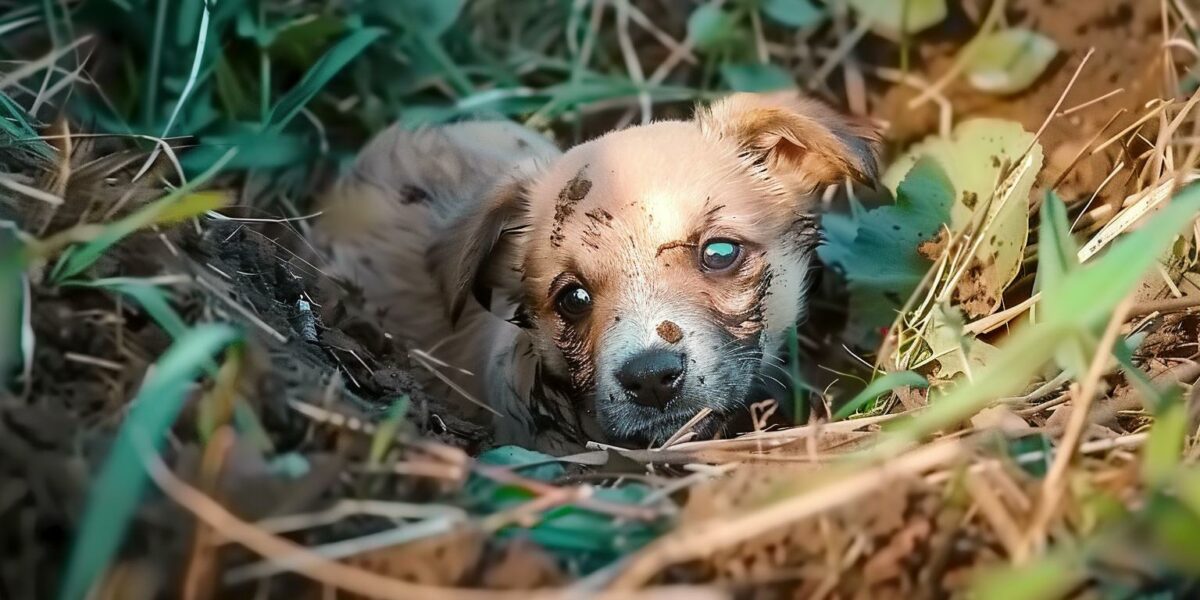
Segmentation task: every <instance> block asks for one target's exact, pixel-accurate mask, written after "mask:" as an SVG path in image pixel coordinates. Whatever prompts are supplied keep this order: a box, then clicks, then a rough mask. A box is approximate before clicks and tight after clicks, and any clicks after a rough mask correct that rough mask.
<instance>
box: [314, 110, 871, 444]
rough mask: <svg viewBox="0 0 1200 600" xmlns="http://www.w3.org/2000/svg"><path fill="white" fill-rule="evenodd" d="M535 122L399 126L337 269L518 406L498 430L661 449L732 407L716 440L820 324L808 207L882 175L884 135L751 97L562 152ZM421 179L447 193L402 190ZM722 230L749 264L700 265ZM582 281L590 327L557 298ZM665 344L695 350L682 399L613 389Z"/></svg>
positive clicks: (349, 185)
mask: <svg viewBox="0 0 1200 600" xmlns="http://www.w3.org/2000/svg"><path fill="white" fill-rule="evenodd" d="M532 135H533V134H532V133H531V132H529V131H527V130H524V129H521V128H519V127H517V126H515V125H511V124H500V123H473V124H457V125H452V126H447V127H444V128H440V129H437V130H432V131H426V132H417V133H406V132H402V131H400V130H398V129H392V130H389V131H388V132H385V133H384V134H382V135H381V137H380V138H379V139H377V140H376V141H375V142H373V143H372V144H371V145H370V146H369V147H368V148H367V149H366V150H364V152H363V155H362V157H360V159H359V163H358V166H357V167H356V169H355V171H354V172H353V173H352V174H351V175H349V176H348V177H347V178H346V180H345V181H344V182H343V183H342V184H341V185H339V187H338V189H337V190H336V191H335V193H334V194H332V195H331V196H330V199H329V201H328V202H327V205H326V210H327V211H329V213H328V214H327V216H326V221H327V222H328V225H324V224H323V225H322V227H321V228H320V229H321V232H322V241H323V242H324V243H325V245H326V246H327V247H329V248H330V252H331V254H332V255H333V257H334V261H335V264H336V266H337V268H338V269H339V271H341V272H342V273H344V275H345V276H346V277H347V278H349V279H351V280H353V281H355V282H357V283H358V284H359V285H361V286H363V287H364V291H365V293H366V296H367V299H368V301H369V302H371V303H372V304H374V305H375V306H378V307H379V308H380V309H381V310H382V311H385V314H384V315H383V317H384V318H385V319H386V321H387V322H388V323H389V324H390V325H391V326H392V332H393V333H394V334H397V335H404V336H407V337H409V338H410V339H412V340H413V342H414V344H415V345H416V346H417V347H419V348H422V349H426V350H429V349H431V348H436V349H435V350H432V353H433V354H434V355H435V356H437V357H438V358H440V359H442V360H445V361H446V362H449V363H451V364H453V365H455V366H458V367H463V368H466V369H469V370H471V371H473V372H475V373H476V374H477V377H475V378H459V379H460V381H459V382H460V383H461V384H463V385H464V387H466V388H467V389H468V390H470V391H472V392H473V393H475V394H477V395H479V396H480V397H484V398H487V399H488V401H489V402H490V403H491V404H492V405H493V406H494V407H495V408H496V409H497V410H499V411H500V412H501V416H500V417H499V418H498V420H497V422H496V427H497V432H498V438H499V439H498V441H501V442H506V443H520V444H524V445H527V446H535V447H539V448H541V449H543V450H547V451H555V452H561V451H567V450H570V449H573V448H575V447H578V445H579V444H580V443H581V442H583V441H586V439H618V440H632V441H634V442H635V443H646V442H653V441H655V440H657V441H658V442H661V441H662V439H663V438H665V437H666V434H669V433H670V431H671V430H672V428H676V427H678V425H680V424H682V422H683V421H684V420H686V419H687V418H688V417H689V416H690V415H691V414H694V413H695V412H696V411H698V410H700V409H701V408H703V407H709V408H712V409H713V410H714V411H716V412H715V414H716V415H717V417H714V418H713V419H712V420H711V422H709V423H706V424H704V425H703V427H702V429H703V431H701V432H700V433H713V432H715V431H716V430H717V429H718V428H719V427H720V424H721V422H722V420H723V418H725V417H728V416H729V415H730V414H731V413H732V412H734V411H736V410H739V409H740V408H742V407H744V404H745V402H746V401H747V400H748V395H749V394H750V393H752V389H751V388H752V387H753V386H752V383H754V382H755V381H756V380H757V379H758V378H760V377H762V376H763V370H764V368H766V366H769V363H770V361H771V360H774V355H773V354H772V353H773V352H775V351H776V350H777V349H778V347H779V345H780V342H781V341H782V339H783V338H782V335H783V332H785V331H786V330H787V328H789V327H790V326H791V325H792V324H793V323H795V322H796V321H797V320H798V319H800V318H802V316H803V307H804V302H803V296H804V291H805V287H806V285H807V271H808V269H809V266H810V259H811V256H812V250H813V248H814V246H815V243H816V240H817V237H816V236H817V234H816V227H815V220H814V218H813V215H812V209H811V201H812V199H813V198H814V197H815V194H816V193H818V192H819V191H820V190H821V189H822V188H823V187H824V186H826V185H828V184H831V183H839V182H841V181H842V180H843V179H844V178H846V177H852V178H860V179H865V178H870V177H873V175H874V169H875V166H874V165H875V155H874V152H875V143H876V139H877V138H876V136H875V133H874V131H873V130H871V129H870V128H867V127H865V126H862V125H859V124H857V123H854V122H853V121H851V120H850V119H848V118H846V117H843V116H841V115H839V114H837V113H836V112H834V111H833V110H832V109H829V108H827V107H825V106H824V105H821V104H819V103H816V102H814V101H811V100H807V99H804V98H801V97H798V96H796V95H794V94H791V95H770V96H760V95H747V94H738V95H734V96H730V97H728V98H726V99H724V100H721V101H719V102H717V103H716V104H714V105H713V106H711V107H709V108H707V109H703V110H701V111H699V113H698V115H697V118H696V120H694V121H664V122H657V123H652V124H650V125H646V126H641V127H635V128H631V129H626V130H622V131H616V132H612V133H610V134H608V135H605V136H602V137H600V138H598V139H595V140H592V141H590V142H588V143H585V144H582V145H580V146H577V147H575V148H573V149H571V150H570V151H568V152H567V153H565V154H562V155H559V154H558V153H557V152H556V151H554V150H553V149H552V148H549V146H548V145H546V144H545V143H544V142H540V140H537V141H538V142H539V143H532V142H533V141H534V140H530V139H529V138H530V136H532ZM517 140H523V143H517ZM413 187H416V188H418V189H420V190H422V191H423V192H426V193H427V196H428V197H427V198H425V199H424V201H422V202H409V203H405V202H403V201H402V200H403V199H404V197H405V196H404V194H402V193H400V192H399V191H402V190H411V189H412V188H413ZM398 190H399V191H398ZM348 222H352V226H351V227H346V224H347V223H348ZM714 239H731V240H736V241H737V243H738V244H740V247H741V248H742V259H741V261H740V262H739V263H738V264H737V266H736V268H734V269H731V270H730V271H729V272H720V273H716V272H709V271H706V270H705V269H702V268H701V267H700V263H699V252H700V249H701V248H702V247H703V245H704V244H705V243H706V242H707V241H709V240H714ZM365 257H372V258H371V260H369V261H367V262H364V258H365ZM575 285H579V286H582V287H584V288H585V289H586V290H587V291H588V292H589V294H590V297H591V298H592V308H591V311H590V312H589V313H588V314H587V315H586V317H584V318H581V319H578V320H575V319H572V318H568V317H566V316H564V315H563V314H560V311H559V310H558V309H557V295H558V294H559V293H560V291H562V290H564V289H566V288H569V287H571V286H575ZM476 300H477V301H476ZM484 304H486V306H484ZM485 308H486V309H487V310H485ZM489 313H490V314H489ZM505 320H512V321H513V322H514V323H517V324H518V325H520V326H521V328H518V327H517V326H516V325H513V324H510V323H507V322H505ZM653 348H670V349H671V350H672V351H675V352H678V353H680V355H682V356H686V358H687V361H688V362H687V368H686V371H685V372H686V374H687V375H686V377H687V379H686V382H685V383H684V384H681V385H683V388H682V390H683V391H681V392H680V396H679V398H678V400H677V401H675V402H674V404H673V405H672V406H671V407H670V410H669V411H668V410H666V409H663V410H662V411H660V412H653V411H649V410H648V409H647V408H646V407H645V406H638V405H633V404H631V403H630V402H628V401H627V400H626V399H625V396H624V395H622V393H618V392H617V391H614V390H617V389H618V388H617V387H616V385H617V384H616V383H614V380H613V377H614V375H613V373H614V372H615V370H616V369H617V368H618V367H619V366H620V364H621V362H622V361H623V360H625V359H626V358H628V357H629V356H632V355H634V354H636V353H637V352H640V351H643V350H646V349H653ZM764 365H766V366H764ZM448 374H449V373H448ZM664 432H665V433H664Z"/></svg>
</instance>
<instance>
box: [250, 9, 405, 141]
mask: <svg viewBox="0 0 1200 600" xmlns="http://www.w3.org/2000/svg"><path fill="white" fill-rule="evenodd" d="M383 34H384V30H383V29H380V28H378V27H367V28H365V29H359V30H357V31H354V32H351V33H350V34H349V35H347V36H346V37H344V38H342V40H341V41H339V42H338V43H337V44H336V45H334V47H332V48H330V49H329V51H328V52H326V53H325V55H324V56H322V57H321V59H320V60H318V61H317V63H316V64H315V65H313V67H312V68H311V69H309V70H308V72H307V73H305V74H304V77H303V78H301V79H300V83H298V84H296V87H294V88H292V90H291V91H289V92H288V93H287V94H285V95H284V96H283V98H281V99H280V100H279V103H278V104H276V105H275V107H274V108H272V109H271V114H269V115H267V122H266V123H265V124H264V127H265V128H266V129H267V130H268V131H279V130H281V129H283V127H284V126H285V125H287V124H288V121H291V120H292V118H293V117H295V116H296V115H297V114H299V113H300V109H301V108H304V105H305V104H308V101H309V100H312V98H313V96H316V95H317V93H318V92H320V91H321V88H323V87H325V84H326V83H329V80H330V79H333V76H334V75H337V74H338V72H339V71H341V70H342V68H343V67H345V66H346V65H347V64H349V62H350V61H351V60H353V59H354V57H356V56H358V55H359V54H360V53H362V51H363V50H366V49H367V46H370V45H371V43H372V42H374V41H375V40H377V39H379V37H380V36H382V35H383Z"/></svg>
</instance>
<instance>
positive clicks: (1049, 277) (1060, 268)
mask: <svg viewBox="0 0 1200 600" xmlns="http://www.w3.org/2000/svg"><path fill="white" fill-rule="evenodd" d="M1070 228H1071V226H1070V223H1068V222H1067V207H1066V205H1065V204H1063V202H1062V200H1060V199H1059V198H1058V195H1057V194H1055V193H1054V191H1053V190H1048V191H1047V192H1046V200H1045V201H1044V202H1042V212H1041V226H1040V227H1039V228H1038V265H1037V280H1036V288H1037V289H1038V290H1039V291H1041V292H1043V293H1046V294H1052V293H1054V291H1055V289H1057V287H1058V285H1059V284H1060V283H1062V280H1063V278H1065V277H1066V276H1067V274H1068V273H1070V272H1072V271H1074V270H1075V269H1076V268H1078V267H1079V247H1078V246H1077V245H1076V244H1075V241H1074V240H1073V239H1071V230H1070Z"/></svg>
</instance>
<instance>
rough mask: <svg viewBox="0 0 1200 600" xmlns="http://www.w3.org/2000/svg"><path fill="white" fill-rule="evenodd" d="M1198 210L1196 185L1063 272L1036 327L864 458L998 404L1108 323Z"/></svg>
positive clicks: (1016, 337)
mask: <svg viewBox="0 0 1200 600" xmlns="http://www.w3.org/2000/svg"><path fill="white" fill-rule="evenodd" d="M1197 211H1200V185H1193V186H1190V187H1188V188H1187V189H1185V190H1183V191H1182V192H1180V193H1179V194H1178V195H1177V196H1176V198H1175V200H1174V201H1173V202H1171V204H1169V205H1168V206H1167V207H1166V208H1164V209H1163V210H1162V211H1161V212H1160V213H1159V214H1158V215H1156V216H1155V217H1154V218H1153V219H1151V220H1150V221H1149V222H1147V223H1146V224H1145V225H1144V226H1142V227H1141V228H1140V229H1138V230H1137V231H1135V232H1133V233H1131V234H1128V235H1127V236H1126V237H1125V238H1124V239H1121V240H1119V241H1117V242H1116V243H1114V244H1113V246H1112V248H1111V249H1110V250H1109V251H1108V253H1106V254H1104V255H1103V256H1101V257H1099V258H1097V259H1096V260H1095V261H1094V262H1093V263H1092V264H1089V265H1087V266H1084V267H1081V268H1079V269H1078V270H1076V271H1074V272H1072V273H1070V274H1068V275H1067V276H1066V277H1065V278H1064V279H1063V280H1062V283H1061V285H1060V286H1058V288H1057V289H1056V290H1055V291H1054V293H1053V294H1051V295H1047V296H1044V297H1043V299H1042V304H1043V305H1044V306H1045V310H1044V311H1043V313H1042V316H1043V319H1042V321H1041V322H1040V323H1037V324H1033V325H1026V326H1025V327H1023V328H1021V329H1018V330H1017V331H1016V332H1015V333H1014V334H1013V335H1012V337H1011V338H1010V339H1009V341H1008V343H1006V344H1004V345H1003V346H1002V347H1001V348H1000V350H999V351H998V352H997V353H996V354H995V355H994V357H993V358H992V361H991V364H990V365H988V368H987V369H984V370H983V372H982V373H981V374H979V375H977V376H976V378H975V380H974V381H973V382H971V383H970V384H967V385H962V386H958V387H955V388H954V389H953V390H951V391H950V392H949V393H947V394H946V395H945V396H942V397H940V398H936V399H933V400H932V401H931V402H930V406H929V407H928V408H927V409H925V410H924V411H922V412H920V413H918V414H917V415H915V416H914V417H912V418H910V419H908V420H907V421H904V422H902V423H900V424H899V426H898V427H896V428H895V429H893V430H892V431H891V433H890V434H889V435H887V436H885V437H884V438H883V439H881V440H880V443H879V444H878V445H877V446H875V448H873V449H872V450H869V451H868V456H869V457H880V456H888V455H890V454H891V453H894V452H897V451H899V450H901V449H902V448H904V447H907V446H908V445H909V444H912V443H913V442H915V441H917V440H919V439H921V438H922V437H923V436H925V435H928V434H929V433H932V432H934V431H938V430H940V429H944V428H947V427H950V426H952V425H954V424H956V423H959V422H961V421H963V420H965V419H967V418H969V417H970V416H971V415H974V414H975V413H977V412H979V411H980V410H982V409H984V408H986V407H987V406H989V405H991V404H992V403H994V402H995V401H996V399H997V398H1002V397H1005V396H1009V395H1012V394H1014V393H1016V392H1017V391H1018V390H1019V389H1020V388H1021V387H1022V386H1024V384H1025V383H1026V382H1027V381H1028V380H1029V378H1030V377H1031V376H1032V375H1033V374H1034V373H1035V372H1036V371H1037V370H1038V369H1040V368H1041V367H1042V366H1043V365H1045V364H1046V363H1047V362H1048V361H1049V360H1050V359H1051V358H1053V357H1054V355H1055V353H1056V352H1057V351H1058V349H1060V348H1062V347H1063V344H1065V343H1076V342H1077V341H1078V340H1079V337H1080V335H1082V334H1090V333H1091V331H1092V330H1093V329H1094V328H1095V327H1097V324H1099V326H1103V324H1104V322H1105V321H1106V320H1107V319H1108V318H1109V316H1110V315H1111V314H1112V312H1113V311H1114V310H1115V309H1116V307H1117V304H1119V303H1120V302H1121V300H1122V299H1124V298H1125V296H1127V295H1128V294H1129V292H1130V290H1132V289H1133V287H1134V286H1135V285H1137V283H1138V282H1139V281H1141V278H1142V275H1143V274H1144V273H1145V272H1146V271H1148V270H1149V268H1150V266H1151V265H1153V264H1154V261H1155V260H1157V257H1158V256H1159V255H1160V254H1162V252H1163V251H1165V250H1166V249H1167V248H1168V247H1169V246H1170V245H1171V244H1172V242H1173V240H1174V233H1175V232H1176V231H1178V230H1179V229H1181V228H1183V227H1185V226H1186V225H1188V224H1190V223H1191V222H1192V219H1193V218H1194V217H1195V216H1196V213H1197Z"/></svg>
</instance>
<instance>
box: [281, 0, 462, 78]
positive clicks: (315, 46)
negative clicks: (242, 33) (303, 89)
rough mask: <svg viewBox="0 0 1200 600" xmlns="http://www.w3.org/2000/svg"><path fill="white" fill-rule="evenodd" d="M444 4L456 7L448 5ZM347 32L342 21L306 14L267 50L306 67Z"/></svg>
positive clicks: (286, 29)
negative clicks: (331, 42)
mask: <svg viewBox="0 0 1200 600" xmlns="http://www.w3.org/2000/svg"><path fill="white" fill-rule="evenodd" d="M444 4H453V2H445V3H444ZM345 31H346V24H345V23H344V22H343V21H342V20H341V19H336V18H334V17H331V16H328V15H314V14H310V15H305V16H303V17H300V18H299V19H295V20H292V21H290V22H288V23H287V24H285V25H284V26H283V27H280V28H279V30H278V31H277V32H276V33H275V37H274V39H272V40H271V45H270V47H268V49H267V51H268V52H269V53H270V55H271V56H272V57H274V58H277V59H279V60H281V61H285V62H287V63H290V64H292V65H295V66H297V67H300V68H303V67H307V66H308V65H311V64H313V63H314V62H316V60H317V54H318V53H319V52H320V51H321V50H323V49H324V48H325V47H326V46H328V45H329V41H330V40H332V39H333V38H335V37H337V36H339V35H341V34H342V33H344V32H345Z"/></svg>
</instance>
